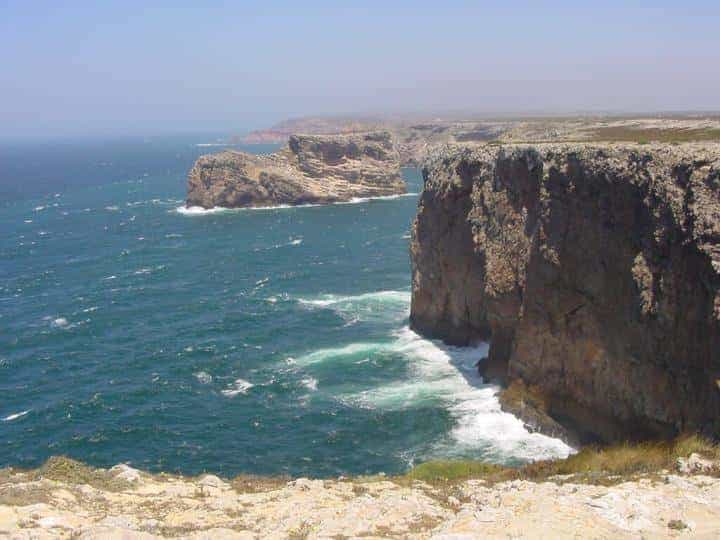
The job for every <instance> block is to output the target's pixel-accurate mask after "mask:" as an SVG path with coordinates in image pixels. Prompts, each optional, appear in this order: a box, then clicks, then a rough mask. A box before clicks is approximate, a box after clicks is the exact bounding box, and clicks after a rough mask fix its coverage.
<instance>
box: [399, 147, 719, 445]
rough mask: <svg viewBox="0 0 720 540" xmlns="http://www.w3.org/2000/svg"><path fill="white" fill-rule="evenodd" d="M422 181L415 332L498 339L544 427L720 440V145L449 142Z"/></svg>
mask: <svg viewBox="0 0 720 540" xmlns="http://www.w3.org/2000/svg"><path fill="white" fill-rule="evenodd" d="M424 177H425V189H424V192H423V194H422V195H421V199H420V205H419V211H418V215H417V219H416V221H415V224H414V227H413V239H412V246H411V255H412V263H413V286H412V289H413V291H412V310H411V323H412V325H413V327H414V328H415V329H416V330H418V331H420V332H422V333H424V334H426V335H429V336H432V337H436V338H441V339H444V340H445V341H448V342H450V343H455V344H467V343H471V342H473V341H475V340H490V343H491V346H490V352H489V357H488V359H487V360H486V362H485V365H484V366H483V369H484V370H485V371H486V372H487V373H489V374H491V375H492V376H493V377H495V378H496V379H499V380H500V382H502V383H505V384H508V383H512V382H519V383H521V385H519V386H518V385H516V386H515V390H516V394H517V391H518V390H521V389H523V388H524V389H526V390H528V391H531V392H532V394H533V395H534V396H535V399H526V398H524V397H523V396H522V395H516V396H515V398H514V399H505V400H504V404H505V406H506V408H507V409H509V410H510V411H511V412H514V413H515V414H520V415H521V416H524V417H525V418H526V420H528V418H530V420H529V421H528V424H529V425H532V424H534V426H533V427H537V428H538V429H541V430H542V429H543V427H545V428H547V427H548V426H550V427H552V426H553V422H554V421H557V422H555V423H556V424H557V423H559V424H560V425H563V426H567V427H570V428H571V429H572V430H573V431H574V432H575V434H576V435H577V436H578V437H579V438H580V440H584V441H592V440H602V441H615V440H624V439H636V440H641V439H646V438H657V437H660V438H666V437H672V436H675V435H676V434H678V433H680V432H683V431H701V432H703V433H705V434H707V435H709V436H717V434H718V433H719V432H720V431H719V430H718V427H720V426H718V418H720V357H719V356H718V355H717V351H718V350H720V145H718V144H717V143H693V144H682V145H673V144H627V143H622V144H612V143H602V144H599V143H594V144H590V143H588V144H538V145H532V146H528V145H497V146H496V145H483V146H476V147H473V148H467V147H465V148H462V147H448V148H446V149H444V150H442V151H439V152H437V153H436V155H435V157H434V159H432V160H431V161H430V163H429V164H428V165H427V166H426V167H425V169H424ZM532 402H535V403H540V406H539V407H534V406H531V404H532ZM525 413H526V414H525ZM546 431H547V429H546Z"/></svg>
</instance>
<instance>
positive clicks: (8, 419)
mask: <svg viewBox="0 0 720 540" xmlns="http://www.w3.org/2000/svg"><path fill="white" fill-rule="evenodd" d="M31 410H32V409H28V410H27V411H21V412H19V413H15V414H10V415H8V416H6V417H5V418H3V419H2V421H3V422H12V421H13V420H17V419H18V418H22V417H23V416H25V415H26V414H27V413H29V412H30V411H31Z"/></svg>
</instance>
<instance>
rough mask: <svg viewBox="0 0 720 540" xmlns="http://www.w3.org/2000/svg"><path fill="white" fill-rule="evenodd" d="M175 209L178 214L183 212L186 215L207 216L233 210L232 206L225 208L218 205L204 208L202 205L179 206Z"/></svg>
mask: <svg viewBox="0 0 720 540" xmlns="http://www.w3.org/2000/svg"><path fill="white" fill-rule="evenodd" d="M175 210H176V212H177V213H178V214H183V215H185V216H205V215H208V214H217V213H220V212H227V211H229V210H232V208H223V207H221V206H216V207H214V208H203V207H202V206H178V207H177V208H176V209H175Z"/></svg>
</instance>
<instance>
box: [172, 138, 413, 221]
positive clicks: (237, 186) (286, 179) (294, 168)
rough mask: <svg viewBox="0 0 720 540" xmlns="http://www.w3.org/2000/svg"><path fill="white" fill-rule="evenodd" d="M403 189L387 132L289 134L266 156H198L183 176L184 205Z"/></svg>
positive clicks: (336, 197)
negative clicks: (185, 183)
mask: <svg viewBox="0 0 720 540" xmlns="http://www.w3.org/2000/svg"><path fill="white" fill-rule="evenodd" d="M404 192H405V183H404V182H403V180H402V178H401V176H400V163H399V161H398V156H397V152H396V151H395V148H394V145H393V141H392V138H391V136H390V134H389V133H386V132H378V133H364V134H359V135H328V136H320V135H293V136H291V137H290V139H289V141H288V145H287V146H286V147H285V148H283V149H282V150H280V151H279V152H276V153H274V154H269V155H255V154H249V153H245V152H238V151H225V152H220V153H218V154H210V155H206V156H201V157H200V158H199V159H198V160H197V161H196V162H195V164H194V166H193V167H192V169H191V170H190V173H189V175H188V189H187V203H186V204H187V206H188V207H192V206H200V207H203V208H213V207H217V206H220V207H226V208H238V207H253V206H274V205H279V204H291V205H297V204H311V203H332V202H342V201H349V200H351V199H353V198H356V197H378V196H385V195H396V194H401V193H404Z"/></svg>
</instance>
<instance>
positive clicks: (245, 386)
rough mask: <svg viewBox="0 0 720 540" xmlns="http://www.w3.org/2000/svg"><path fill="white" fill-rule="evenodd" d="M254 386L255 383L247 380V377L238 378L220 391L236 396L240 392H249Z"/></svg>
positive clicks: (223, 393) (229, 395)
mask: <svg viewBox="0 0 720 540" xmlns="http://www.w3.org/2000/svg"><path fill="white" fill-rule="evenodd" d="M253 386H255V385H254V384H253V383H251V382H249V381H246V380H245V379H236V380H235V382H234V383H233V384H232V386H230V388H227V389H225V390H220V393H221V394H222V395H223V396H226V397H235V396H237V395H238V394H247V393H248V390H250V389H251V388H252V387H253Z"/></svg>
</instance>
